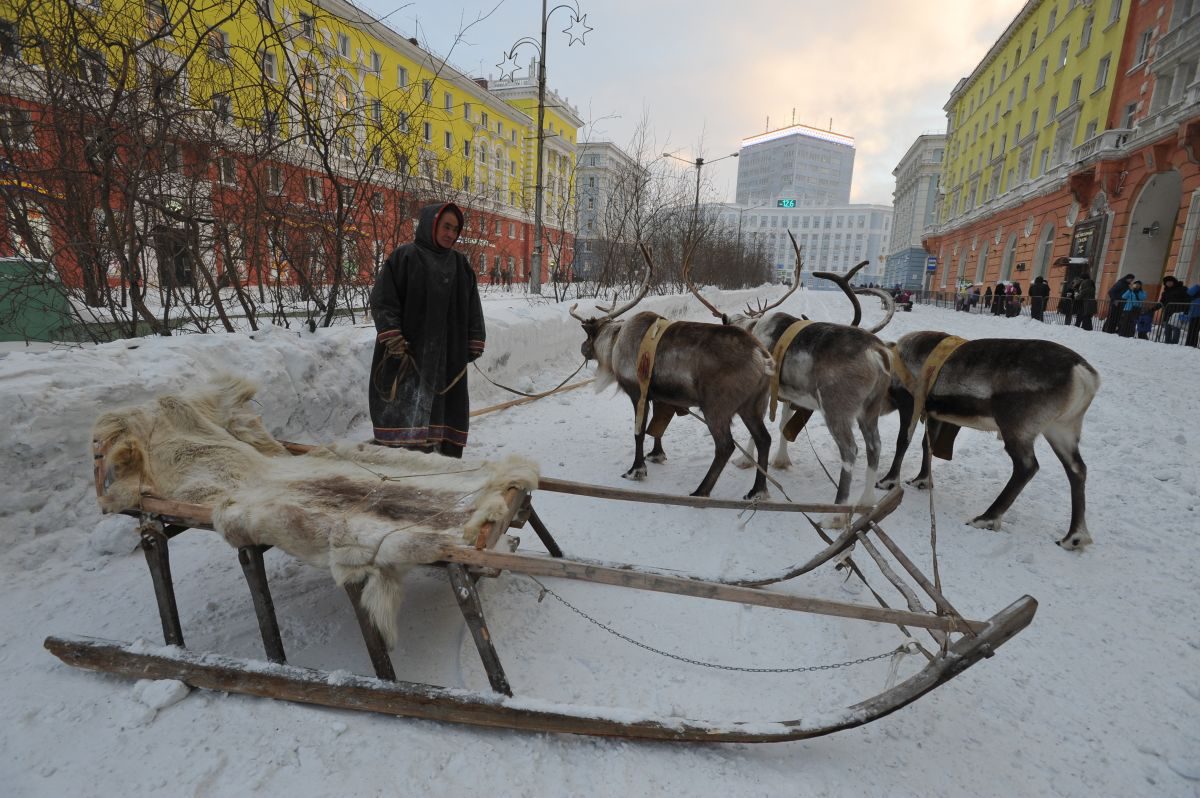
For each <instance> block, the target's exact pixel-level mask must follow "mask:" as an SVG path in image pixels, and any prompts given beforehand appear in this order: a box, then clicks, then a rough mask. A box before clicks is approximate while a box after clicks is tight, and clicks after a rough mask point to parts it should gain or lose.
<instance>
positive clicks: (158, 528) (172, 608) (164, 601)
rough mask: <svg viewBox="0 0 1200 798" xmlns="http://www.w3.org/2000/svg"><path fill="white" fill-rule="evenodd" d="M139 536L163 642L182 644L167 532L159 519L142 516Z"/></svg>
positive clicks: (181, 631)
mask: <svg viewBox="0 0 1200 798" xmlns="http://www.w3.org/2000/svg"><path fill="white" fill-rule="evenodd" d="M138 532H139V534H141V536H142V544H141V545H142V552H143V553H144V554H145V555H146V565H147V566H148V567H149V568H150V579H151V581H153V582H154V598H155V599H156V600H157V602H158V617H159V620H160V621H162V630H163V641H164V642H166V644H167V645H168V646H182V645H183V627H182V626H181V625H180V623H179V607H178V606H177V605H176V604H175V584H174V583H173V582H172V581H171V554H170V552H169V551H168V549H167V539H168V536H167V533H166V532H165V531H164V530H163V525H162V522H161V521H158V520H152V519H149V518H143V519H142V524H141V526H140V527H138Z"/></svg>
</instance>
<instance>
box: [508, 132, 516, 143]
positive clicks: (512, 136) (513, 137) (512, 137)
mask: <svg viewBox="0 0 1200 798" xmlns="http://www.w3.org/2000/svg"><path fill="white" fill-rule="evenodd" d="M508 138H509V141H511V142H512V143H513V144H516V143H517V131H516V130H510V131H508Z"/></svg>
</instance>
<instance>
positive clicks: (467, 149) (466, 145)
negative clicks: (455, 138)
mask: <svg viewBox="0 0 1200 798" xmlns="http://www.w3.org/2000/svg"><path fill="white" fill-rule="evenodd" d="M463 157H464V158H470V157H471V140H470V139H463Z"/></svg>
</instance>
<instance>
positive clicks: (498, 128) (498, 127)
mask: <svg viewBox="0 0 1200 798" xmlns="http://www.w3.org/2000/svg"><path fill="white" fill-rule="evenodd" d="M496 135H497V136H500V137H503V136H504V123H503V122H497V123H496Z"/></svg>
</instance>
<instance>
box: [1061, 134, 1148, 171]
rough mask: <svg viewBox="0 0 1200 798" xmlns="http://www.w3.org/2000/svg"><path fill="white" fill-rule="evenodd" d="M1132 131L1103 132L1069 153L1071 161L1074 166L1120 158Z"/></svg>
mask: <svg viewBox="0 0 1200 798" xmlns="http://www.w3.org/2000/svg"><path fill="white" fill-rule="evenodd" d="M1133 133H1134V131H1132V130H1128V129H1119V130H1105V131H1104V132H1102V133H1099V134H1097V135H1095V136H1092V137H1091V138H1090V139H1088V140H1087V141H1085V142H1083V143H1082V144H1080V145H1079V146H1078V147H1076V148H1075V149H1074V150H1072V151H1071V160H1072V161H1074V162H1075V163H1076V164H1082V163H1085V162H1089V161H1102V160H1105V159H1106V158H1118V157H1122V153H1123V152H1124V151H1125V145H1126V144H1127V143H1128V142H1129V139H1130V138H1132V136H1133Z"/></svg>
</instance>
